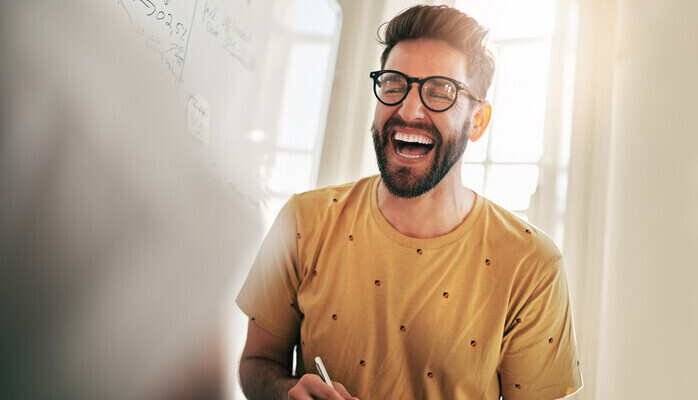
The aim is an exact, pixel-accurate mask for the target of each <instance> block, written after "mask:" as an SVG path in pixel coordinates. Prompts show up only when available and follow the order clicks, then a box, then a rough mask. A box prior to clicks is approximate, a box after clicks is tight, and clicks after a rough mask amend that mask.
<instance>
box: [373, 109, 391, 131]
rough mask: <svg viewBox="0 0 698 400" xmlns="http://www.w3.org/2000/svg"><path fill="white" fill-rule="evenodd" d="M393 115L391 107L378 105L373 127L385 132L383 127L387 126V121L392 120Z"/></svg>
mask: <svg viewBox="0 0 698 400" xmlns="http://www.w3.org/2000/svg"><path fill="white" fill-rule="evenodd" d="M391 113H392V110H391V108H390V107H387V106H384V105H382V104H380V103H378V104H377V105H376V110H375V112H374V113H373V127H374V128H375V129H376V130H378V132H381V131H382V130H383V125H385V121H387V120H388V119H389V118H390V115H391Z"/></svg>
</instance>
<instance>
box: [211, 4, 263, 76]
mask: <svg viewBox="0 0 698 400" xmlns="http://www.w3.org/2000/svg"><path fill="white" fill-rule="evenodd" d="M254 5H255V4H254V1H253V0H246V1H245V2H244V7H242V8H248V9H249V8H251V7H253V6H254ZM238 11H244V10H238ZM201 22H202V24H203V27H204V28H203V29H204V30H205V31H206V32H207V33H208V34H209V35H211V36H212V37H213V38H214V39H215V40H217V41H218V43H220V45H221V47H222V49H223V50H224V51H225V52H226V53H227V54H228V55H230V56H231V57H233V58H234V59H236V60H237V61H238V62H239V63H240V65H242V66H243V67H244V68H246V69H247V70H248V71H250V72H254V71H255V68H256V64H257V61H256V59H255V56H254V53H253V50H252V49H253V41H254V33H253V32H252V30H251V29H250V27H249V22H248V21H247V23H245V22H246V20H245V18H244V16H243V15H239V16H237V18H236V17H233V16H231V15H225V14H224V13H222V12H220V11H219V9H218V6H214V5H210V4H209V2H208V1H207V2H206V3H204V7H203V13H202V18H201Z"/></svg>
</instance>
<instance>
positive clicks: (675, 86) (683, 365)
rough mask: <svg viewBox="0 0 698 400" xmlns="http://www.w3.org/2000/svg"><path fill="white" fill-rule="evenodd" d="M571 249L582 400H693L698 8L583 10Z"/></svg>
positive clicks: (697, 345) (591, 5)
mask: <svg viewBox="0 0 698 400" xmlns="http://www.w3.org/2000/svg"><path fill="white" fill-rule="evenodd" d="M580 11H581V18H582V20H581V23H580V28H581V29H580V52H579V65H578V76H577V95H576V99H575V103H576V104H575V116H574V127H573V141H572V158H571V167H570V171H571V176H570V193H569V197H568V198H569V204H568V213H569V218H568V221H567V229H568V232H569V234H568V235H567V238H566V239H567V240H566V242H565V252H566V256H567V260H568V267H569V270H570V272H571V275H573V277H571V279H570V282H572V286H573V287H572V290H573V292H574V293H573V295H574V297H575V298H576V300H577V301H576V303H575V306H576V310H575V311H576V317H577V319H576V322H577V333H578V340H579V344H580V350H581V355H582V363H583V365H582V370H583V372H584V378H585V384H586V387H585V389H584V391H583V392H582V396H581V398H584V399H599V400H600V399H659V398H661V399H670V398H671V399H674V398H692V397H694V395H693V394H692V393H691V392H692V388H691V383H692V382H694V381H695V376H696V373H698V362H696V360H697V359H698V340H696V337H698V322H697V319H698V291H696V288H695V284H696V282H698V272H696V267H697V266H698V261H697V260H696V257H695V249H696V248H698V158H696V157H695V148H696V146H697V145H698V136H697V135H696V127H695V116H696V106H697V105H698V104H697V102H696V93H698V77H696V69H697V68H696V66H698V47H697V46H696V39H698V26H697V25H696V24H695V21H694V19H695V16H697V15H698V2H695V1H693V0H682V1H673V2H670V3H669V2H664V1H660V0H645V1H630V0H617V1H608V0H604V1H592V2H581V3H580Z"/></svg>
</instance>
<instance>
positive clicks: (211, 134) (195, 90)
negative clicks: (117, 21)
mask: <svg viewBox="0 0 698 400" xmlns="http://www.w3.org/2000/svg"><path fill="white" fill-rule="evenodd" d="M115 8H116V9H117V10H116V12H117V13H120V14H121V15H122V16H123V18H125V19H127V20H128V21H129V22H130V23H131V24H132V26H133V30H134V34H135V35H138V36H140V39H141V40H142V41H143V44H144V46H146V47H147V48H148V49H150V50H151V51H150V53H151V54H152V56H153V57H155V58H158V59H160V62H161V63H162V67H163V68H162V73H163V74H164V75H166V76H167V77H168V78H171V80H172V85H173V87H174V88H175V91H176V96H178V98H179V100H180V101H179V103H180V109H179V110H176V111H175V113H176V115H175V116H174V117H175V118H180V119H181V124H183V125H186V126H187V127H188V130H189V133H190V134H191V136H192V139H193V140H192V148H193V149H194V151H197V152H199V158H200V159H201V162H202V163H206V166H207V167H208V168H210V171H211V174H212V176H213V178H214V179H216V180H218V181H220V183H221V184H222V185H224V186H226V187H227V189H228V190H230V191H232V192H233V193H234V194H235V195H237V196H238V197H240V198H241V199H242V200H244V201H245V202H247V203H249V204H250V205H253V206H254V207H255V208H256V209H257V210H259V212H260V213H261V214H262V215H263V216H264V217H265V220H266V221H267V222H269V221H270V219H271V218H272V217H273V216H274V215H275V214H276V212H277V211H278V209H279V208H280V207H281V205H282V203H283V202H284V201H285V200H286V199H287V198H288V197H289V196H290V195H291V194H292V193H294V192H300V191H304V190H308V189H310V188H312V187H313V186H314V185H315V182H316V180H317V174H318V167H319V160H320V151H321V149H322V141H323V137H324V129H325V121H326V117H327V110H328V105H329V95H330V91H331V86H332V79H333V73H334V65H335V61H336V55H337V48H338V44H339V34H340V30H341V20H342V16H341V9H340V7H339V5H338V4H337V2H336V1H335V0H237V1H223V0H187V1H184V0H117V1H116V2H115Z"/></svg>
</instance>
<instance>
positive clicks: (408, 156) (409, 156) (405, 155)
mask: <svg viewBox="0 0 698 400" xmlns="http://www.w3.org/2000/svg"><path fill="white" fill-rule="evenodd" d="M397 153H398V154H399V155H401V156H403V157H405V158H422V157H424V156H426V154H422V155H421V156H413V155H410V154H402V153H400V152H399V151H398V152H397Z"/></svg>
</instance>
